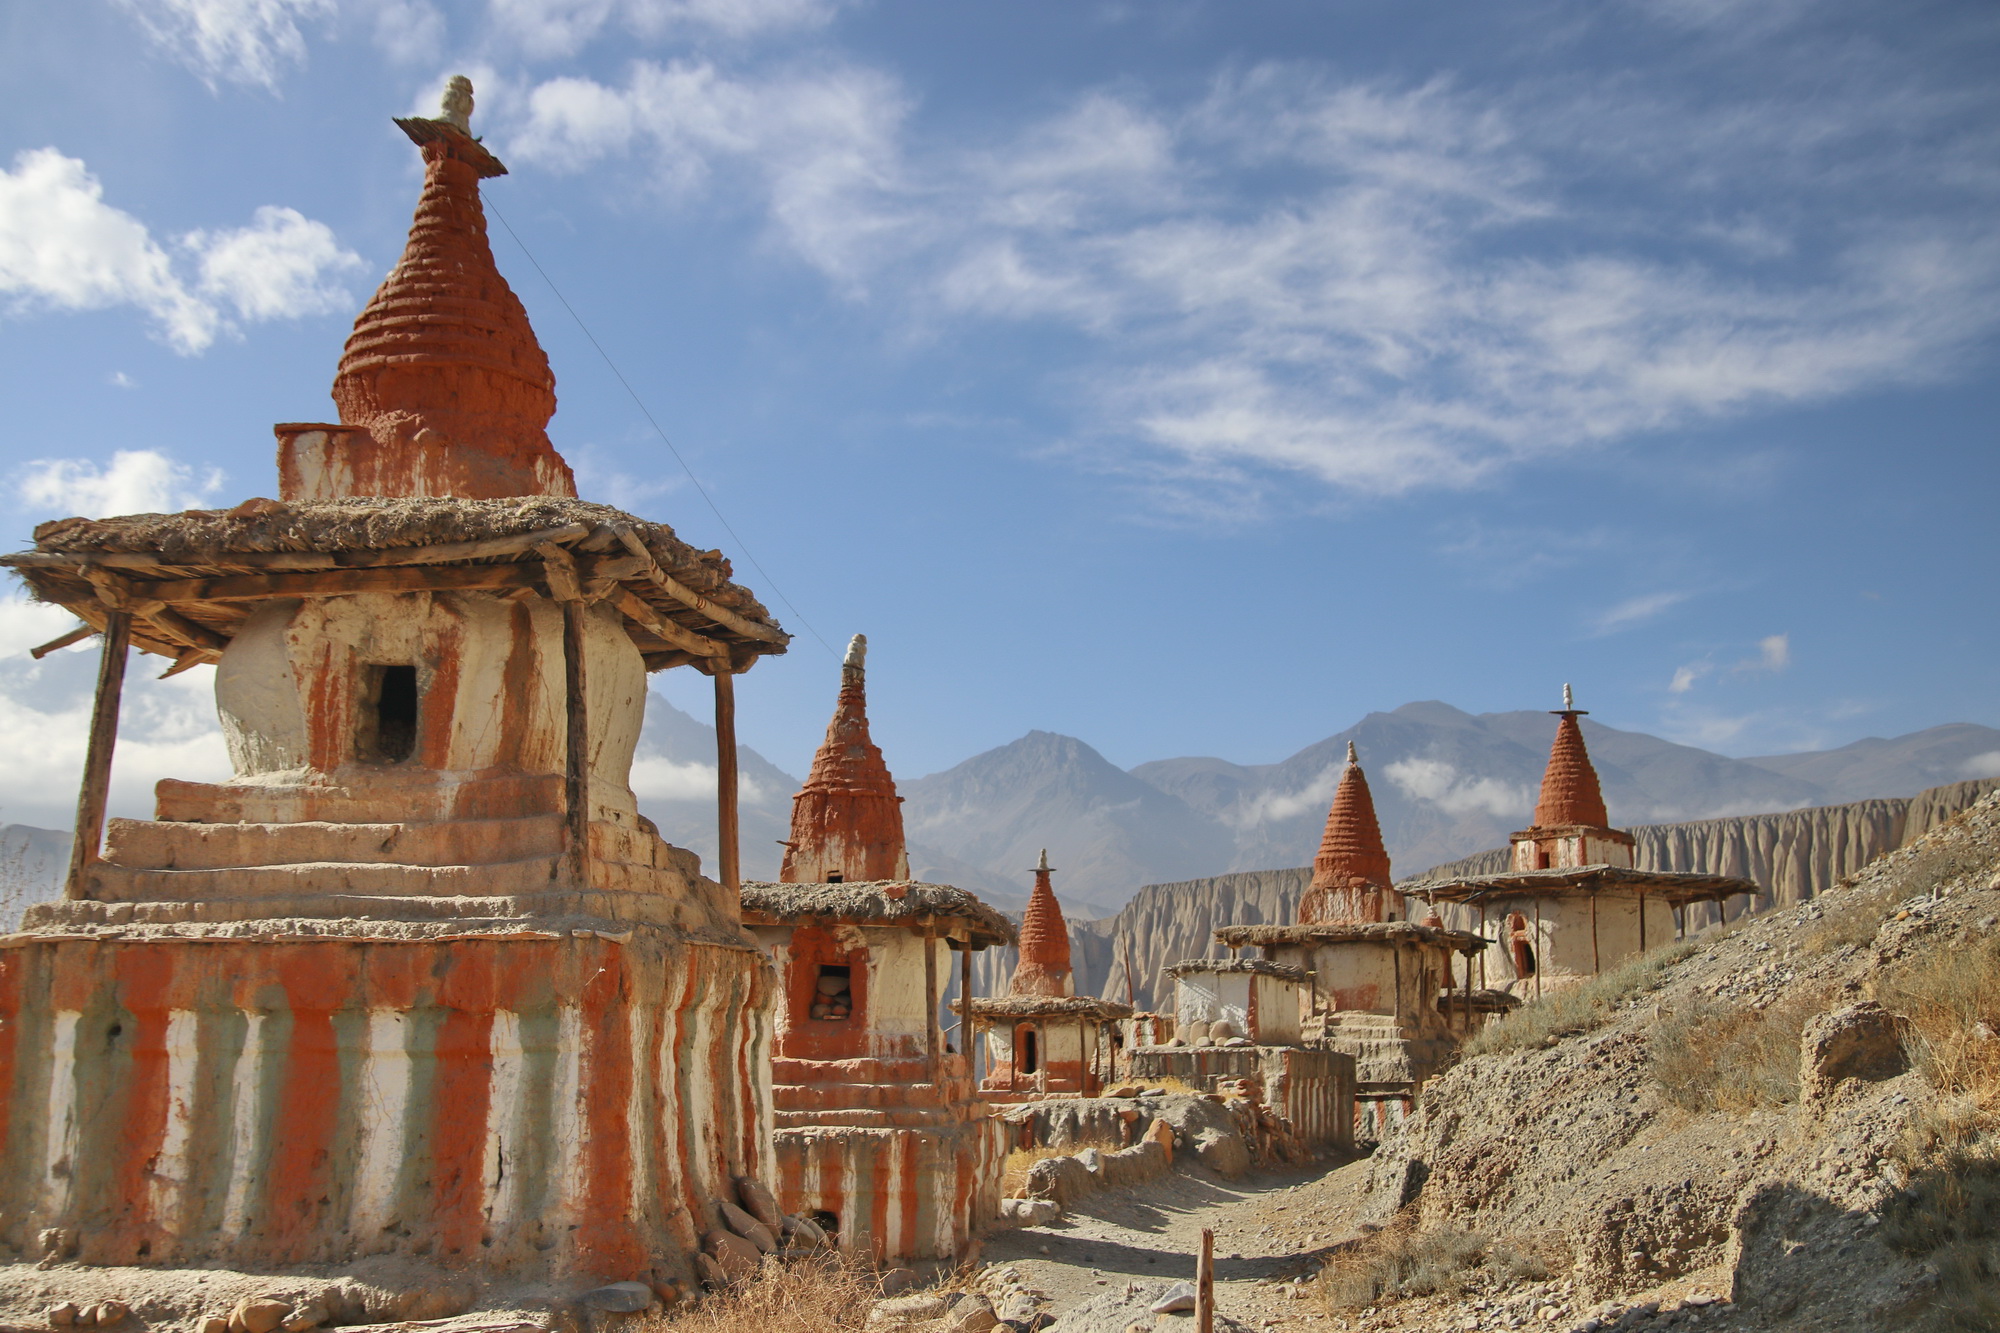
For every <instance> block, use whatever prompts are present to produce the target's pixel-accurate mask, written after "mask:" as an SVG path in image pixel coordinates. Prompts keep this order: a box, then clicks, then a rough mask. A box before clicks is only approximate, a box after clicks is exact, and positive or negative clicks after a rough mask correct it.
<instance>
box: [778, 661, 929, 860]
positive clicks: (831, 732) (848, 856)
mask: <svg viewBox="0 0 2000 1333" xmlns="http://www.w3.org/2000/svg"><path fill="white" fill-rule="evenodd" d="M867 657H868V636H867V635H865V634H857V635H855V636H854V638H853V639H852V640H850V641H849V642H848V645H847V656H846V657H845V658H844V659H843V660H842V662H841V666H840V697H839V698H838V700H837V701H836V702H835V703H834V707H833V720H832V721H831V722H829V723H827V726H826V739H825V740H824V741H822V742H821V743H820V747H819V752H818V753H817V754H815V755H814V756H813V762H812V770H811V772H809V773H808V774H807V775H806V780H805V785H804V786H802V787H800V788H799V791H798V794H797V795H796V796H794V797H793V798H792V837H791V841H790V842H789V843H788V844H786V847H785V857H784V863H783V865H782V866H781V867H780V869H779V871H778V879H779V880H780V882H782V883H786V884H841V883H853V882H856V881H863V880H906V879H908V878H909V877H910V858H909V854H908V851H907V850H906V849H905V847H904V844H903V808H902V806H903V798H902V797H900V796H898V795H897V794H896V780H895V779H894V778H893V777H891V776H890V774H889V766H888V764H886V763H884V762H883V759H882V751H881V750H880V749H878V748H877V747H876V745H875V742H874V740H873V739H871V738H870V737H869V735H868V696H867V681H866V662H867Z"/></svg>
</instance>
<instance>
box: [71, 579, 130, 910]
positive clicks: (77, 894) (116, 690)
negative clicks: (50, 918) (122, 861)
mask: <svg viewBox="0 0 2000 1333" xmlns="http://www.w3.org/2000/svg"><path fill="white" fill-rule="evenodd" d="M131 643H132V613H131V612H129V611H112V612H110V613H109V614H107V615H106V616H105V618H104V651H103V653H102V654H101V655H100V656H99V657H98V659H97V702H96V705H95V706H94V707H93V708H92V709H91V712H90V744H89V747H88V748H87V749H86V750H85V751H84V755H83V785H82V787H81V788H79V789H78V791H77V794H76V832H75V833H74V834H72V835H71V836H70V844H69V878H68V879H67V880H65V881H64V883H63V897H65V898H72V899H76V898H84V897H88V896H89V895H88V894H86V893H85V891H84V889H85V885H84V874H85V872H86V871H88V870H89V869H90V867H91V866H93V865H95V864H96V863H97V846H98V841H99V840H100V839H101V838H102V837H103V836H104V806H105V802H106V801H107V800H108V799H110V795H111V752H112V751H113V750H114V749H115V748H116V747H117V745H118V704H119V700H120V699H121V698H122V697H123V695H124V693H125V658H126V654H127V651H128V649H129V648H130V647H131Z"/></svg>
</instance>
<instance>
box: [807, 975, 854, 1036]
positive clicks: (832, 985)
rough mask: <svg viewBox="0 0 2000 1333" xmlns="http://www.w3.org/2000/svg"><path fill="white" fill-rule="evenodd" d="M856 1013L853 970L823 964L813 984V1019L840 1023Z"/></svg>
mask: <svg viewBox="0 0 2000 1333" xmlns="http://www.w3.org/2000/svg"><path fill="white" fill-rule="evenodd" d="M853 1012H854V973H853V969H851V968H846V967H836V966H834V965H833V964H831V963H822V964H821V965H820V969H819V977H818V979H817V980H816V981H815V982H814V984H813V1000H812V1017H814V1018H820V1019H832V1020H834V1021H836V1022H837V1021H839V1020H840V1019H843V1018H846V1017H848V1016H849V1015H851V1014H852V1013H853Z"/></svg>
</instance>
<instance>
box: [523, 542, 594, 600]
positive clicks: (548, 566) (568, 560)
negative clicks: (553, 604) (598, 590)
mask: <svg viewBox="0 0 2000 1333" xmlns="http://www.w3.org/2000/svg"><path fill="white" fill-rule="evenodd" d="M535 554H537V555H539V556H541V558H542V574H543V576H544V577H545V578H546V579H547V580H548V584H549V596H551V597H553V598H555V599H556V600H557V601H558V602H580V601H582V600H583V580H582V579H580V578H579V577H577V572H576V557H575V556H573V555H571V554H570V553H569V552H568V551H565V550H564V549H563V548H562V547H560V546H557V545H556V544H555V543H553V542H543V543H542V544H541V545H540V546H537V547H536V548H535Z"/></svg>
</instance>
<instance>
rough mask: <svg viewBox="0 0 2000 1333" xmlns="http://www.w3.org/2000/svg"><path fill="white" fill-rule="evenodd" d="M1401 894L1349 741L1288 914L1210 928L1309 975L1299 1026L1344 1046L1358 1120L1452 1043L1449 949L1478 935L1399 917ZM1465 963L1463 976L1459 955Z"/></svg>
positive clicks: (1460, 949)
mask: <svg viewBox="0 0 2000 1333" xmlns="http://www.w3.org/2000/svg"><path fill="white" fill-rule="evenodd" d="M1400 902H1401V900H1400V897H1399V896H1398V895H1396V894H1395V892H1394V890H1393V889H1392V887H1391V880H1390V869H1389V854H1388V852H1387V851H1386V850H1385V849H1384V847H1383V843H1382V827H1381V824H1380V822H1379V821H1378V820H1377V818H1376V815H1375V801H1374V798H1373V797H1372V796H1371V795H1370V793H1369V790H1368V778H1367V775H1366V774H1365V773H1363V772H1362V770H1361V761H1360V757H1359V756H1358V755H1357V754H1356V752H1355V748H1354V744H1353V742H1351V741H1350V742H1349V743H1348V746H1347V762H1346V764H1345V766H1344V767H1343V769H1342V771H1341V775H1340V782H1339V784H1338V786H1336V787H1335V789H1334V796H1333V804H1332V806H1331V807H1330V808H1329V809H1328V810H1327V816H1326V831H1325V833H1324V835H1323V836H1322V837H1321V839H1320V849H1319V855H1318V856H1316V857H1315V858H1314V860H1313V876H1312V881H1311V883H1310V884H1309V885H1308V886H1307V889H1306V892H1305V893H1304V895H1303V896H1301V898H1300V899H1299V906H1298V920H1297V923H1296V924H1294V925H1290V926H1224V927H1223V928H1221V929H1220V930H1218V931H1216V932H1215V938H1216V939H1217V940H1219V941H1221V942H1222V943H1223V944H1225V945H1228V946H1229V948H1230V949H1231V950H1232V951H1235V950H1241V949H1243V948H1246V947H1248V948H1256V949H1258V950H1259V951H1260V952H1261V954H1262V956H1263V960H1264V961H1265V962H1267V963H1271V964H1279V965H1285V966H1289V967H1291V968H1293V969H1295V970H1297V971H1298V972H1299V973H1301V974H1303V975H1308V976H1310V978H1311V980H1310V983H1309V986H1308V987H1307V990H1306V1010H1307V1012H1306V1014H1305V1016H1304V1020H1303V1022H1302V1024H1301V1028H1302V1032H1303V1035H1304V1037H1305V1039H1306V1040H1307V1041H1309V1042H1312V1043H1314V1044H1317V1045H1321V1046H1325V1047H1327V1048H1328V1049H1331V1050H1335V1051H1341V1052H1344V1053H1346V1054H1348V1055H1351V1056H1353V1057H1354V1061H1355V1072H1356V1077H1357V1091H1356V1097H1357V1118H1358V1119H1359V1121H1360V1122H1361V1126H1360V1127H1361V1128H1362V1129H1363V1130H1364V1131H1371V1130H1372V1131H1379V1130H1381V1129H1383V1128H1386V1127H1387V1126H1388V1125H1389V1124H1392V1123H1394V1122H1395V1121H1396V1120H1398V1119H1400V1118H1401V1116H1402V1114H1404V1113H1405V1112H1406V1111H1407V1110H1408V1109H1409V1107H1410V1106H1411V1105H1413V1104H1414V1099H1415V1096H1416V1093H1417V1090H1418V1089H1419V1088H1420V1087H1422V1085H1423V1083H1424V1081H1425V1080H1426V1079H1428V1078H1429V1077H1430V1075H1431V1074H1432V1073H1434V1072H1435V1071H1436V1070H1437V1069H1439V1068H1440V1067H1441V1066H1442V1065H1443V1063H1444V1062H1445V1060H1446V1059H1447V1058H1448V1057H1449V1056H1450V1054H1451V1052H1452V1051H1453V1050H1454V1049H1455V1047H1456V1041H1457V1039H1456V1035H1455V1034H1454V1033H1453V1031H1452V1027H1451V1023H1450V1020H1449V1015H1448V1012H1447V1010H1446V1008H1445V1007H1444V1005H1443V998H1444V995H1445V993H1446V992H1447V991H1448V990H1450V989H1451V988H1452V987H1453V986H1454V985H1455V984H1457V983H1458V981H1459V976H1458V972H1457V971H1456V970H1455V969H1454V965H1453V957H1454V955H1459V954H1462V955H1466V956H1467V957H1468V958H1469V957H1470V956H1471V955H1474V954H1477V953H1478V952H1479V951H1480V950H1481V949H1483V948H1485V946H1486V941H1485V940H1484V939H1482V938H1480V937H1479V936H1477V935H1470V934H1467V933H1465V932H1462V931H1454V930H1447V929H1444V928H1443V926H1442V924H1441V923H1437V924H1433V923H1432V922H1428V921H1426V922H1413V921H1407V920H1400V919H1398V918H1399V917H1401V916H1403V915H1404V913H1403V912H1402V911H1400V910H1399V909H1400ZM1392 904H1394V905H1392ZM1179 966H1180V968H1187V969H1192V968H1194V967H1195V966H1196V964H1193V963H1187V964H1181V965H1179ZM1177 970H1178V969H1177ZM1463 971H1464V972H1465V974H1466V976H1468V977H1469V976H1470V973H1471V965H1470V963H1469V962H1468V963H1467V964H1466V965H1465V967H1464V969H1463Z"/></svg>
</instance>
